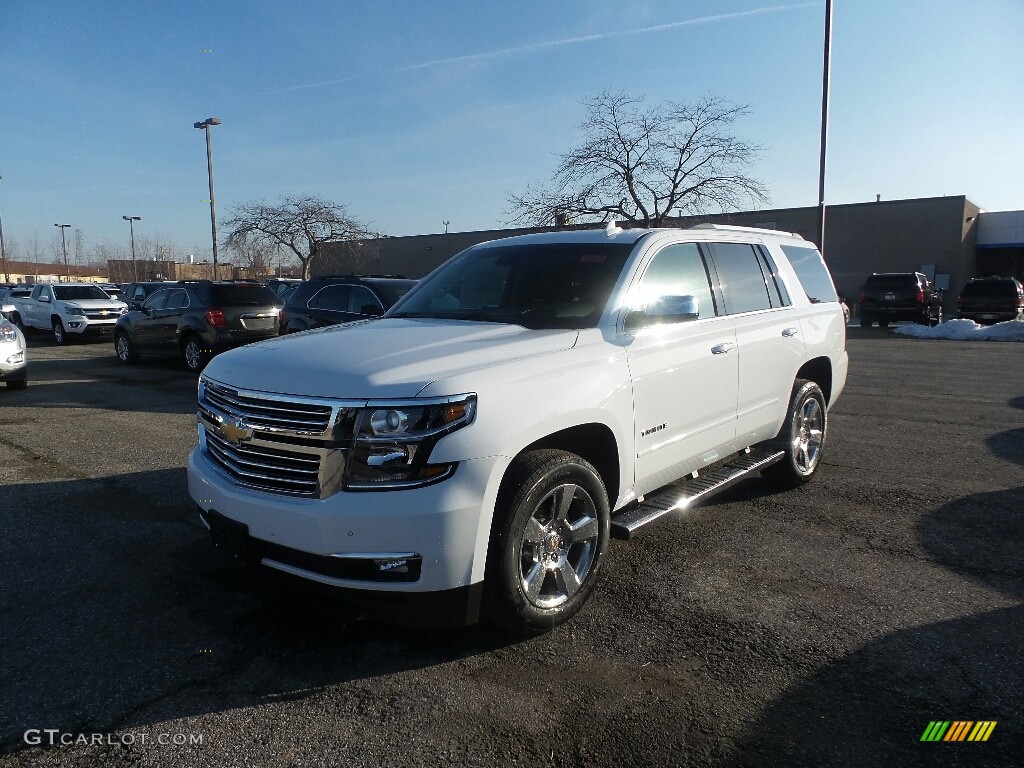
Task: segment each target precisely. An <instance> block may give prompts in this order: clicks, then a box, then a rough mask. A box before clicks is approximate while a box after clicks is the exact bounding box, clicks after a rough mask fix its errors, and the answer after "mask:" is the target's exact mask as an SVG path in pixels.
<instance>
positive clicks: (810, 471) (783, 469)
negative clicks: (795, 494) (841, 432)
mask: <svg viewBox="0 0 1024 768" xmlns="http://www.w3.org/2000/svg"><path fill="white" fill-rule="evenodd" d="M827 428H828V412H827V410H826V405H825V395H824V393H823V392H822V391H821V387H819V386H818V385H817V384H816V383H814V382H813V381H807V380H806V379H797V380H796V382H795V383H794V384H793V394H792V396H791V397H790V400H789V411H788V412H787V414H786V421H785V423H784V424H783V425H782V429H781V431H780V432H779V434H778V436H777V437H775V439H773V440H772V441H771V442H770V443H769V444H768V447H769V448H771V449H772V450H779V451H782V452H783V457H782V461H779V462H777V463H775V464H772V465H771V466H770V467H768V469H766V470H765V471H764V472H763V473H762V474H763V475H764V477H765V478H766V479H768V480H769V481H771V482H773V483H775V484H776V485H781V486H784V487H795V486H797V485H801V484H803V483H806V482H807V481H808V480H810V479H811V478H812V477H814V473H815V472H816V471H817V469H818V466H819V465H820V464H821V452H822V450H823V449H824V447H825V435H826V433H827Z"/></svg>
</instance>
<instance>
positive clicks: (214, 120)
mask: <svg viewBox="0 0 1024 768" xmlns="http://www.w3.org/2000/svg"><path fill="white" fill-rule="evenodd" d="M211 125H220V118H219V117H208V118H206V119H205V120H203V121H202V122H201V123H193V127H194V128H200V129H203V130H205V131H206V169H207V171H208V173H209V175H210V230H211V232H212V234H213V279H214V280H217V279H218V277H217V203H216V202H214V196H213V148H212V146H211V145H210V126H211Z"/></svg>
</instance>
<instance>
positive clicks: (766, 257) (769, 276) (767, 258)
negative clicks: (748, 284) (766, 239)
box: [757, 245, 793, 307]
mask: <svg viewBox="0 0 1024 768" xmlns="http://www.w3.org/2000/svg"><path fill="white" fill-rule="evenodd" d="M757 253H758V255H759V256H760V257H761V269H762V271H763V272H764V275H765V282H766V283H767V284H768V296H769V298H770V299H771V300H772V306H773V307H775V306H780V307H788V306H789V305H790V304H792V303H793V302H792V301H791V300H790V298H789V291H788V290H786V284H785V283H784V282H783V281H782V278H781V277H779V268H778V267H776V266H775V260H774V259H773V258H772V255H771V253H769V252H768V249H767V248H765V247H764V246H763V245H759V246H757ZM776 301H778V302H779V303H778V304H776V303H775V302H776Z"/></svg>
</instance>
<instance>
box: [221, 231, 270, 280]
mask: <svg viewBox="0 0 1024 768" xmlns="http://www.w3.org/2000/svg"><path fill="white" fill-rule="evenodd" d="M274 248H275V246H274V245H272V244H271V243H270V242H269V241H268V240H267V239H266V238H264V237H252V236H245V235H240V236H238V237H236V238H234V239H233V240H231V241H230V244H229V245H228V250H229V251H231V253H232V254H233V255H234V259H235V263H236V264H238V265H239V266H241V267H245V268H246V269H247V270H249V271H250V272H251V273H252V275H253V277H255V278H256V279H257V280H260V279H263V278H265V277H266V276H267V275H272V274H273V272H274V265H273V263H272V261H273V258H274Z"/></svg>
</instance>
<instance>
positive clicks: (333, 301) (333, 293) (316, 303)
mask: <svg viewBox="0 0 1024 768" xmlns="http://www.w3.org/2000/svg"><path fill="white" fill-rule="evenodd" d="M351 287H352V286H349V285H328V286H326V287H324V288H321V289H320V291H319V292H318V293H317V295H316V296H314V297H313V298H312V299H310V301H309V306H310V307H312V308H314V309H329V310H331V311H333V312H348V295H349V291H350V289H351Z"/></svg>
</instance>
